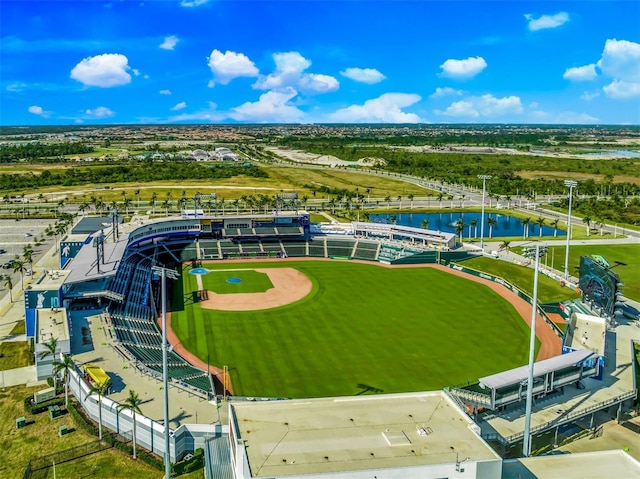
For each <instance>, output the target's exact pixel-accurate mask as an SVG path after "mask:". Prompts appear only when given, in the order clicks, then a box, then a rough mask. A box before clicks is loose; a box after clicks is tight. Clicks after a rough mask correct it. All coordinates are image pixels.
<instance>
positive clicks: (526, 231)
mask: <svg viewBox="0 0 640 479" xmlns="http://www.w3.org/2000/svg"><path fill="white" fill-rule="evenodd" d="M520 222H521V223H522V237H523V239H526V238H527V237H528V236H529V223H531V218H529V217H528V216H527V217H526V218H524V219H522V220H520Z"/></svg>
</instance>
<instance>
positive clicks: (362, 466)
mask: <svg viewBox="0 0 640 479" xmlns="http://www.w3.org/2000/svg"><path fill="white" fill-rule="evenodd" d="M308 219H309V217H308V214H307V213H306V212H278V215H277V216H276V215H243V216H227V217H213V218H166V219H160V220H150V219H149V218H145V217H135V218H134V219H133V220H132V221H131V222H129V223H126V224H119V223H118V222H117V221H116V222H112V223H111V224H108V221H109V219H108V218H107V219H106V221H102V222H101V223H100V224H99V226H100V227H99V228H98V229H96V230H95V231H94V232H93V233H84V234H79V235H80V236H77V235H72V236H69V237H67V238H65V239H63V240H62V241H61V242H60V253H61V256H64V264H63V258H62V257H58V255H57V253H56V251H55V250H54V248H52V250H50V251H49V253H48V254H47V255H45V256H44V257H43V258H41V259H40V261H38V263H37V264H36V265H35V267H34V273H35V274H34V276H33V278H32V280H31V284H30V286H31V288H30V289H29V290H28V291H25V294H24V298H25V302H24V303H22V304H20V303H16V305H13V306H12V307H11V306H10V307H8V308H7V307H6V306H1V307H2V308H3V309H2V310H1V311H2V313H3V314H2V320H1V324H0V327H1V328H4V329H3V331H5V330H6V329H7V328H8V324H11V322H14V321H16V320H18V317H21V316H22V314H25V315H26V318H27V336H29V335H30V334H31V335H32V336H31V337H34V338H35V337H40V336H38V332H39V331H40V326H41V324H40V318H41V317H44V316H43V313H42V311H40V310H49V311H52V310H54V309H64V311H65V312H66V321H67V330H68V336H69V337H68V339H69V352H70V353H71V354H72V355H73V359H74V362H75V365H76V368H78V369H77V371H75V372H73V373H72V374H71V381H70V389H71V392H72V393H73V394H74V395H76V397H77V398H78V399H79V402H80V404H81V405H82V406H83V407H84V408H85V410H86V412H87V414H88V415H89V416H91V417H92V418H94V419H97V417H98V408H99V407H101V408H102V420H103V424H104V426H105V427H107V428H109V429H112V430H113V431H115V432H117V433H120V434H124V435H127V434H130V432H129V431H130V430H131V427H132V422H131V421H132V418H131V417H129V415H127V414H126V412H122V413H118V412H117V411H118V408H117V405H118V401H122V400H124V399H125V398H126V396H127V392H128V390H129V389H131V388H134V389H135V390H136V392H138V393H139V394H140V398H141V399H142V400H143V404H142V405H141V409H142V412H143V414H142V415H139V416H141V417H137V419H136V424H137V428H138V437H137V439H138V443H139V445H140V446H142V447H144V448H146V449H149V450H151V451H153V452H155V453H157V454H159V455H162V454H163V453H164V427H162V425H161V424H160V422H161V421H162V407H163V404H162V399H161V394H159V388H160V386H161V382H160V371H161V355H159V352H160V351H161V334H160V331H159V329H158V327H157V325H156V319H157V317H158V311H159V310H160V307H159V299H160V296H161V295H160V294H159V293H160V291H159V289H158V283H159V282H158V279H157V278H156V277H154V275H153V274H152V272H151V266H154V265H161V266H164V267H168V268H171V267H176V266H177V265H180V264H182V263H183V262H192V261H197V260H199V259H211V260H214V259H219V260H224V259H231V258H240V259H252V258H256V259H264V258H274V259H276V258H281V257H284V256H305V257H311V258H357V259H364V260H368V261H377V262H382V263H386V264H403V263H408V262H409V263H410V262H416V263H420V262H435V261H439V260H440V254H441V253H442V251H443V249H444V248H443V243H444V244H446V248H447V249H452V248H450V243H449V241H450V240H451V238H448V237H442V236H438V235H439V232H427V233H424V232H423V233H420V232H419V231H402V230H391V229H385V230H384V231H380V229H379V226H378V225H376V226H375V227H374V228H368V227H367V226H366V225H364V226H363V225H362V224H359V225H357V230H358V231H359V235H358V237H356V236H353V235H348V234H347V235H345V234H342V233H340V234H338V235H326V234H322V233H320V234H318V236H316V237H315V238H314V237H313V235H312V234H311V232H310V229H309V221H308ZM105 223H107V225H108V226H107V225H105ZM83 235H84V237H83ZM420 235H422V236H420ZM453 241H454V244H455V238H453ZM67 246H68V247H69V248H68V249H65V248H66V247H67ZM63 266H64V268H63ZM63 273H64V274H63ZM62 276H64V280H63V281H62V282H61V284H59V283H60V281H59V278H60V277H62ZM54 278H55V279H54ZM56 281H57V282H56ZM40 293H41V294H43V296H41V297H40V296H38V294H40ZM30 294H36V296H34V297H33V298H32V297H30V296H29V295H30ZM31 311H33V312H31ZM45 316H46V314H45ZM56 323H57V322H56ZM632 328H635V330H633V329H632ZM636 330H637V331H640V329H638V328H636V327H635V326H633V325H631V324H630V322H629V323H621V324H619V325H617V327H616V329H615V333H616V338H615V340H614V339H612V340H607V344H608V345H609V346H610V347H613V348H614V349H613V350H612V351H614V350H615V351H616V354H611V355H610V356H609V362H608V365H607V368H608V369H607V371H606V373H607V375H605V379H604V380H602V381H601V382H600V383H595V382H594V383H591V382H588V381H591V380H587V379H583V380H582V383H587V382H588V384H586V386H587V387H586V388H585V389H586V393H585V394H591V395H593V397H594V399H593V404H592V405H591V406H589V407H590V408H591V411H593V410H601V409H607V408H609V407H611V406H612V405H613V406H616V409H617V411H618V412H617V413H614V415H616V414H617V415H618V417H619V416H620V412H619V409H618V408H619V407H621V406H619V405H620V404H625V401H626V402H627V403H628V401H630V400H632V398H631V396H629V395H628V394H629V392H630V389H629V385H630V383H631V384H633V379H632V376H631V374H632V373H633V368H629V367H628V366H629V364H630V363H631V358H630V354H631V352H630V349H629V347H628V346H630V341H631V340H632V339H636V340H637V339H639V338H638V334H637V332H636ZM611 332H613V331H611ZM43 339H44V338H43ZM624 350H626V352H624V353H623V352H622V351H624ZM60 352H62V351H60ZM580 354H581V353H578V354H577V355H576V358H574V359H575V360H571V361H569V363H568V364H565V363H562V364H561V365H554V367H553V368H551V370H549V368H546V369H545V368H543V369H544V374H548V373H549V372H551V374H553V372H554V371H557V370H560V369H562V368H567V367H570V368H577V369H578V370H579V371H584V369H585V368H584V366H585V364H586V363H585V361H586V360H587V359H589V358H590V356H591V355H586V356H585V357H583V356H584V354H583V356H580ZM577 356H580V358H577ZM614 358H615V359H614ZM88 362H90V363H92V364H97V365H99V366H100V367H102V368H103V369H104V370H105V371H107V373H108V374H109V376H110V378H111V391H110V393H109V394H108V395H107V397H105V398H104V399H103V401H102V405H101V406H100V403H98V402H97V401H96V399H95V398H94V397H93V396H91V397H90V398H88V399H87V392H88V388H89V384H87V383H86V381H85V379H84V377H83V374H82V373H81V370H80V368H81V366H82V365H83V364H84V363H88ZM169 369H170V376H171V382H170V388H169V408H170V414H169V416H170V418H171V420H170V427H171V429H172V430H171V434H170V456H171V459H172V461H176V460H180V459H182V458H183V457H184V456H185V455H187V454H189V453H191V452H193V450H194V449H195V448H198V447H202V448H204V449H205V458H206V469H207V472H206V476H207V477H210V478H213V477H216V478H229V479H231V478H233V479H240V478H249V477H270V478H275V477H287V478H294V477H300V478H302V477H305V478H309V477H336V478H346V477H349V478H360V477H362V478H365V477H367V478H370V477H378V478H400V477H402V478H412V477H420V478H437V477H460V478H488V479H492V478H495V479H497V478H500V477H552V476H538V475H537V474H538V473H537V472H535V471H538V470H543V469H544V468H545V467H553V468H556V470H563V471H564V470H565V467H563V466H562V464H571V471H570V472H567V473H566V474H564V473H563V477H567V478H570V477H581V478H585V477H591V476H589V475H588V472H589V471H588V470H584V468H583V467H581V466H580V464H588V463H589V460H592V461H595V462H597V461H598V460H600V459H598V458H602V460H606V461H607V462H608V463H609V464H610V469H609V470H610V471H613V472H615V471H620V472H621V475H619V476H617V477H640V463H638V461H637V460H636V459H634V458H633V457H631V456H630V455H629V454H627V453H626V452H619V453H616V454H605V453H599V452H595V453H590V455H588V456H585V459H584V461H582V462H580V463H577V462H576V461H573V460H571V459H563V458H562V457H556V456H553V457H551V456H550V457H546V458H545V457H539V458H524V459H520V460H518V461H517V464H516V465H512V463H506V462H503V460H502V459H501V457H500V455H499V454H498V453H497V452H496V450H494V449H493V448H492V447H491V446H490V444H489V442H488V441H492V440H493V439H498V440H499V439H500V438H498V437H497V436H496V434H497V435H499V436H500V437H502V438H503V439H504V438H506V439H509V435H508V434H507V432H503V431H501V430H500V427H502V426H500V425H499V424H498V423H497V422H494V423H491V418H489V417H487V416H485V417H484V418H478V415H477V414H475V415H474V414H469V413H470V411H471V409H470V408H469V406H468V404H469V403H467V404H464V403H463V401H465V400H466V399H468V398H465V397H464V396H463V395H460V396H456V395H455V394H452V393H451V392H448V391H436V392H423V393H408V394H400V395H397V394H396V395H391V394H380V395H376V396H366V397H351V398H349V397H345V398H324V399H314V400H287V401H283V400H277V401H271V400H264V401H256V402H252V401H237V400H236V398H233V397H232V398H230V401H229V404H228V405H223V406H222V407H220V399H221V397H220V394H221V393H224V391H221V390H220V389H218V388H219V386H220V384H219V383H220V378H216V377H215V374H210V371H208V370H203V369H199V368H197V367H194V366H192V365H190V364H188V363H187V362H186V361H184V360H183V359H182V358H181V357H180V356H178V355H177V354H175V352H174V351H172V352H171V354H170V357H169ZM563 371H564V370H563ZM31 374H33V376H32V379H31V380H29V381H28V382H29V383H34V382H35V381H36V378H37V374H38V373H36V370H35V368H34V370H32V371H31ZM541 374H542V373H541ZM10 376H11V375H10ZM507 376H509V377H516V382H517V383H518V380H519V379H520V378H521V374H520V375H519V373H516V374H515V375H513V374H511V375H509V374H507ZM23 378H24V376H23ZM607 378H611V379H610V380H609V379H607ZM483 380H484V381H485V382H486V383H487V384H485V386H487V385H489V387H491V380H490V379H487V378H482V379H481V380H480V382H481V383H482V381H483ZM593 381H597V380H596V379H594V380H593ZM507 382H508V381H507ZM551 383H553V381H551ZM496 384H504V385H505V386H509V385H507V384H506V383H505V382H503V383H495V382H494V383H493V385H494V386H495V385H496ZM510 384H511V383H510ZM574 384H577V383H574ZM7 385H8V384H7ZM602 385H605V387H604V388H603V387H602ZM546 386H547V384H545V387H546ZM607 387H611V388H617V389H615V390H616V391H621V392H622V395H626V396H625V397H624V398H622V399H621V396H620V394H617V396H615V398H614V399H616V400H617V402H615V401H614V402H609V399H611V392H609V393H602V394H609V396H607V397H608V398H609V399H606V398H605V396H604V395H602V398H603V399H602V400H600V396H597V395H598V394H601V393H599V392H598V391H599V390H600V389H606V388H607ZM549 388H550V389H549V391H548V392H549V393H551V392H554V393H557V391H555V390H554V388H553V384H550V385H549ZM480 389H482V388H480ZM576 391H582V390H579V389H576ZM453 392H454V393H455V391H453ZM476 392H477V391H476ZM479 394H482V393H481V392H480V393H479ZM563 394H564V393H563ZM549 396H550V397H551V396H553V395H552V394H549ZM554 397H555V396H554ZM572 398H575V400H576V401H578V402H584V401H586V399H585V397H584V396H583V395H580V394H577V395H574V396H572ZM238 399H240V398H238ZM264 399H267V398H264ZM598 401H599V402H598ZM603 401H604V402H603ZM554 404H555V403H554ZM590 404H591V403H590ZM479 405H480V403H477V404H475V406H479ZM536 407H538V408H539V409H540V410H543V409H545V403H544V401H541V403H540V404H539V405H537V406H536ZM570 407H571V408H572V409H576V406H575V405H574V406H570ZM593 408H595V409H593ZM472 409H473V408H472ZM476 409H478V408H476ZM514 411H515V409H514ZM477 412H478V411H476V413H477ZM512 412H513V411H512ZM492 413H493V412H492ZM494 416H495V417H499V416H500V415H499V414H495V413H494ZM583 416H584V415H582V416H580V417H583ZM501 417H502V419H503V420H504V417H505V415H502V416H501ZM519 417H520V418H521V416H518V414H517V413H516V414H513V418H512V421H511V423H509V424H510V425H508V426H505V427H506V429H508V430H513V431H515V432H514V434H518V432H519V431H520V428H521V425H520V424H519V422H518V421H519V419H518V418H519ZM566 419H567V421H564V420H562V424H564V423H565V422H569V420H573V416H569V415H567V416H566ZM578 419H579V418H578ZM273 421H275V422H276V423H277V427H276V426H275V425H273V427H263V426H261V425H262V424H266V423H272V424H273ZM476 421H478V422H476ZM540 421H543V419H540ZM554 421H556V422H554ZM557 421H558V419H557V418H552V419H551V420H550V421H547V423H550V424H551V426H550V427H554V426H557V425H559V424H560V423H558V422H557ZM547 423H544V424H545V426H547V425H549V424H547ZM249 424H253V425H254V426H250V425H249ZM487 425H489V426H487ZM487 427H491V428H493V430H491V431H489V430H488V429H487ZM509 428H511V429H509ZM540 430H542V429H540ZM296 437H297V438H298V439H296ZM500 442H502V443H503V444H504V443H505V442H503V441H500ZM506 442H509V441H508V440H507V441H506ZM278 445H279V446H278ZM498 450H499V448H498ZM266 451H271V452H270V453H267V452H266ZM514 471H516V472H514ZM523 471H529V472H530V475H528V476H527V475H523ZM572 472H575V474H574V475H572V474H571V473H572ZM514 474H517V475H514Z"/></svg>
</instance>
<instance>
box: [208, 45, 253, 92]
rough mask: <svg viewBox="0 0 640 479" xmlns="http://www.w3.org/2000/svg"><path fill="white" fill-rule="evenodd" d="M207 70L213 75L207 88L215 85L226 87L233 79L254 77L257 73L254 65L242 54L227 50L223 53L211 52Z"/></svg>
mask: <svg viewBox="0 0 640 479" xmlns="http://www.w3.org/2000/svg"><path fill="white" fill-rule="evenodd" d="M209 68H211V72H212V73H213V75H214V79H213V80H212V81H211V82H209V86H213V85H214V84H215V83H220V84H221V85H226V84H227V83H229V82H230V81H231V80H233V79H234V78H238V77H255V76H258V73H259V71H258V69H257V68H256V66H255V64H254V63H253V62H252V61H251V60H250V59H249V57H247V56H246V55H245V54H244V53H237V52H232V51H229V50H227V51H226V52H224V53H222V52H221V51H220V50H213V51H212V52H211V55H210V56H209Z"/></svg>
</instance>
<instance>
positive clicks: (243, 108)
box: [229, 87, 304, 123]
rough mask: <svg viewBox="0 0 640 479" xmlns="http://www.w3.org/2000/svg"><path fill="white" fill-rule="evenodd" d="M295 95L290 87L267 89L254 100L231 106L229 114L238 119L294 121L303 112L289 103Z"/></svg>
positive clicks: (295, 92)
mask: <svg viewBox="0 0 640 479" xmlns="http://www.w3.org/2000/svg"><path fill="white" fill-rule="evenodd" d="M297 95H298V92H297V91H296V90H295V89H293V88H291V87H285V88H284V89H282V90H280V91H268V92H266V93H263V94H262V95H260V99H259V100H258V101H256V102H246V103H243V104H242V105H240V106H237V107H235V108H233V109H232V112H231V113H230V114H229V116H230V117H231V118H233V119H234V120H238V121H257V122H262V123H296V122H299V121H301V120H302V119H303V117H304V112H302V111H301V110H299V109H298V108H297V107H295V106H294V105H292V104H291V103H290V100H291V99H292V98H294V97H296V96H297Z"/></svg>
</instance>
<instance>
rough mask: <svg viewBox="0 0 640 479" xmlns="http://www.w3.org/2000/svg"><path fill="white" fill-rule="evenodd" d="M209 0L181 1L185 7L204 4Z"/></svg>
mask: <svg viewBox="0 0 640 479" xmlns="http://www.w3.org/2000/svg"><path fill="white" fill-rule="evenodd" d="M208 1H209V0H182V1H181V2H180V5H182V6H183V7H188V8H191V7H199V6H200V5H204V4H205V3H207V2H208Z"/></svg>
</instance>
